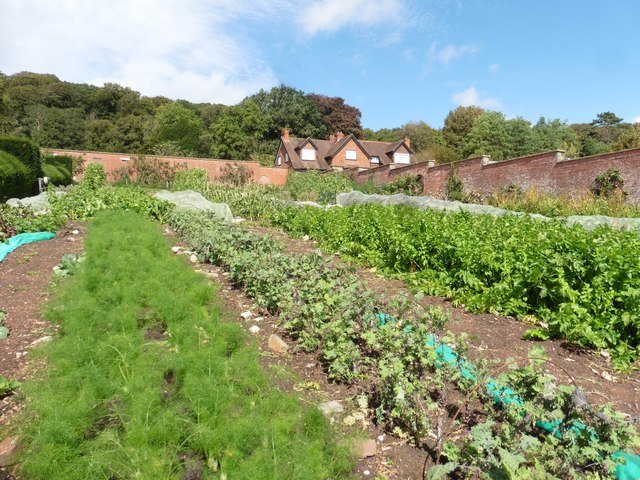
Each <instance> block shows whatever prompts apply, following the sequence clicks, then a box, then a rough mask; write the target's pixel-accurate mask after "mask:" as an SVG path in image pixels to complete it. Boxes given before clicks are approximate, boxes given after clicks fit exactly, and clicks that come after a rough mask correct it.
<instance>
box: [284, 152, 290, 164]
mask: <svg viewBox="0 0 640 480" xmlns="http://www.w3.org/2000/svg"><path fill="white" fill-rule="evenodd" d="M284 161H285V162H286V163H289V154H288V153H285V154H284Z"/></svg>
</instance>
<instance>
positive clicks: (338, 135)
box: [336, 132, 344, 142]
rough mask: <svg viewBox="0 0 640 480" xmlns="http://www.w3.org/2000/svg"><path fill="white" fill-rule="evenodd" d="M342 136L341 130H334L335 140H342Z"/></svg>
mask: <svg viewBox="0 0 640 480" xmlns="http://www.w3.org/2000/svg"><path fill="white" fill-rule="evenodd" d="M343 138H344V133H342V132H336V142H339V141H340V140H342V139H343Z"/></svg>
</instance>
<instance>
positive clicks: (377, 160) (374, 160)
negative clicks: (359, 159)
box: [371, 157, 380, 163]
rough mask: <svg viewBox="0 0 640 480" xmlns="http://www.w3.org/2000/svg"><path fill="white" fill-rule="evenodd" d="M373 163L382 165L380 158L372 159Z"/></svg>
mask: <svg viewBox="0 0 640 480" xmlns="http://www.w3.org/2000/svg"><path fill="white" fill-rule="evenodd" d="M371 163H380V157H371Z"/></svg>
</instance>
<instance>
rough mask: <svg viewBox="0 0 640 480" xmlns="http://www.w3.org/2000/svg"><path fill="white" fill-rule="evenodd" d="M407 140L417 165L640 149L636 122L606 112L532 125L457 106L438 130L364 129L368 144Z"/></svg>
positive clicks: (413, 126)
mask: <svg viewBox="0 0 640 480" xmlns="http://www.w3.org/2000/svg"><path fill="white" fill-rule="evenodd" d="M403 136H408V137H409V138H410V139H411V147H412V149H413V150H414V152H415V153H416V156H417V157H418V159H419V160H423V161H425V160H431V159H435V160H436V162H437V163H447V162H452V161H456V160H461V159H465V158H470V157H474V156H479V155H491V159H492V160H498V161H499V160H505V159H507V158H515V157H522V156H525V155H531V154H534V153H538V152H544V151H549V150H557V149H559V150H564V151H565V152H566V156H567V157H570V158H576V157H585V156H589V155H597V154H601V153H606V152H611V151H615V150H623V149H626V148H636V147H640V123H635V124H631V123H625V122H623V121H622V119H621V118H620V117H618V116H617V115H615V114H614V113H612V112H603V113H599V114H598V115H597V116H596V118H595V119H594V120H593V121H592V122H590V123H575V124H568V123H567V122H565V121H562V120H559V119H547V118H545V117H540V118H539V119H538V121H537V122H536V123H535V124H531V122H529V121H528V120H526V119H524V118H522V117H517V118H512V119H507V118H506V117H505V115H504V114H503V113H501V112H495V111H486V110H484V109H482V108H480V107H475V106H470V107H458V108H456V109H455V110H452V111H450V112H449V114H448V115H447V116H446V118H445V120H444V126H443V128H441V129H434V128H431V127H430V126H429V125H427V124H426V123H424V122H409V123H407V124H405V125H403V126H401V127H398V128H384V129H381V130H378V131H373V130H370V129H364V137H365V138H366V139H368V140H379V141H392V140H397V139H398V138H402V137H403Z"/></svg>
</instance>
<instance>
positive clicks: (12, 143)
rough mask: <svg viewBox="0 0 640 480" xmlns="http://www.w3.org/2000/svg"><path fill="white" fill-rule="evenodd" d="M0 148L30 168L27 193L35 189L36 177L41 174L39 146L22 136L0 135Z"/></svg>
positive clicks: (33, 191)
mask: <svg viewBox="0 0 640 480" xmlns="http://www.w3.org/2000/svg"><path fill="white" fill-rule="evenodd" d="M0 150H4V151H5V152H7V153H10V154H11V155H13V156H14V157H16V158H17V159H18V160H20V161H21V162H22V163H23V164H25V165H26V166H27V168H28V169H29V170H30V172H31V175H30V176H29V185H30V188H29V193H35V192H36V190H37V185H38V183H37V179H38V177H40V176H41V174H42V169H41V167H40V148H39V147H38V145H36V144H35V143H33V142H32V141H30V140H28V139H27V138H23V137H9V136H0Z"/></svg>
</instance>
